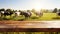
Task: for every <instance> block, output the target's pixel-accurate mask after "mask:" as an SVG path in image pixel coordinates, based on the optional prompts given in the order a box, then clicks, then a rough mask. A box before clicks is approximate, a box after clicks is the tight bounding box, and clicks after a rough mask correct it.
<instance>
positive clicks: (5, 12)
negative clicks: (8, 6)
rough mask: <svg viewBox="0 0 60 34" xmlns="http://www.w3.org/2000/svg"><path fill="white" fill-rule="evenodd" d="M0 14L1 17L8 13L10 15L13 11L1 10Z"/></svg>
mask: <svg viewBox="0 0 60 34" xmlns="http://www.w3.org/2000/svg"><path fill="white" fill-rule="evenodd" d="M0 14H1V17H2V16H4V17H6V16H8V15H10V16H11V15H12V14H13V12H8V11H1V12H0Z"/></svg>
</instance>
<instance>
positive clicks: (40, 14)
mask: <svg viewBox="0 0 60 34" xmlns="http://www.w3.org/2000/svg"><path fill="white" fill-rule="evenodd" d="M35 14H36V16H39V17H41V16H43V12H38V11H37V12H35Z"/></svg>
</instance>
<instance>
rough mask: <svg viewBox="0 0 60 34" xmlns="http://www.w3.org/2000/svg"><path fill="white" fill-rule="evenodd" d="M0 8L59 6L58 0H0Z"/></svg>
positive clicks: (51, 7) (24, 8)
mask: <svg viewBox="0 0 60 34" xmlns="http://www.w3.org/2000/svg"><path fill="white" fill-rule="evenodd" d="M0 8H5V9H7V8H11V9H16V10H30V9H36V10H38V9H54V8H60V0H0Z"/></svg>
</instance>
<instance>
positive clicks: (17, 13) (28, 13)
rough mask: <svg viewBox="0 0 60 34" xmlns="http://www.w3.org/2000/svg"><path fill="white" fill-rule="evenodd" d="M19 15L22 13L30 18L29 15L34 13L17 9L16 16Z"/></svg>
mask: <svg viewBox="0 0 60 34" xmlns="http://www.w3.org/2000/svg"><path fill="white" fill-rule="evenodd" d="M19 15H22V16H24V17H25V18H28V17H30V16H31V15H32V13H31V12H24V11H20V12H19V11H16V12H15V16H19Z"/></svg>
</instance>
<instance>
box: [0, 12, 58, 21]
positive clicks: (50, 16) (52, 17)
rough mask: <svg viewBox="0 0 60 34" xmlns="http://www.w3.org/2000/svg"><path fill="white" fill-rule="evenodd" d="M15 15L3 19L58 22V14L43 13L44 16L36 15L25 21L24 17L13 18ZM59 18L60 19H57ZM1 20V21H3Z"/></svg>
mask: <svg viewBox="0 0 60 34" xmlns="http://www.w3.org/2000/svg"><path fill="white" fill-rule="evenodd" d="M13 16H14V15H12V16H11V17H10V16H6V18H1V19H2V20H18V21H23V20H29V21H31V20H36V21H40V20H58V19H59V18H58V16H57V14H56V13H43V16H41V17H38V16H36V15H35V14H33V15H32V16H31V17H30V18H28V19H25V17H24V16H17V17H13ZM55 18H58V19H55ZM1 19H0V20H1Z"/></svg>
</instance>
